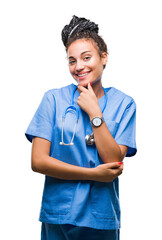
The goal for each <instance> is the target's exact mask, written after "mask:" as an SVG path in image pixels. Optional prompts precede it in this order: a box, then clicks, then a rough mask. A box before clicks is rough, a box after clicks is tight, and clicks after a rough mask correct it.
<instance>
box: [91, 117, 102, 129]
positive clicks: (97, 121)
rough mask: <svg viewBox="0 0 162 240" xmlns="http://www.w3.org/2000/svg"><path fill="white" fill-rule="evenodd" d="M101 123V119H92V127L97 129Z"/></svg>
mask: <svg viewBox="0 0 162 240" xmlns="http://www.w3.org/2000/svg"><path fill="white" fill-rule="evenodd" d="M101 123H102V120H101V118H99V117H95V118H94V119H93V125H94V126H96V127H99V126H100V125H101Z"/></svg>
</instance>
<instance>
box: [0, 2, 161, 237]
mask: <svg viewBox="0 0 162 240" xmlns="http://www.w3.org/2000/svg"><path fill="white" fill-rule="evenodd" d="M160 2H161V1H160V0H159V1H158V0H154V1H150V0H147V1H144V0H136V1H131V0H122V1H121V0H115V1H113V0H112V1H110V0H105V1H102V0H101V1H94V0H92V1H90V0H89V1H87V0H81V1H76V0H75V1H73V0H69V1H63V0H60V1H54V0H53V1H48V0H47V1H42V0H39V1H37V0H28V1H23V0H19V1H18V0H14V1H11V0H10V1H9V0H2V1H1V2H0V35H1V36H0V83H1V84H0V115H1V117H0V121H1V123H0V136H1V144H0V147H1V151H0V152H1V155H0V169H1V171H0V178H1V179H0V184H1V187H0V221H1V225H0V226H1V227H0V228H1V236H2V235H3V237H2V239H3V240H7V239H17V240H22V239H23V240H29V239H34V240H36V239H40V223H39V222H38V216H39V210H40V203H41V196H42V191H43V183H44V176H43V175H40V174H37V173H34V172H32V171H31V169H30V154H31V144H30V143H29V142H27V140H26V139H25V136H24V132H25V130H26V128H27V126H28V124H29V122H30V120H31V118H32V117H33V114H34V112H35V111H36V109H37V107H38V104H39V103H40V101H41V98H42V96H43V94H44V92H45V91H47V90H48V89H51V88H57V87H61V86H65V85H67V84H70V83H71V82H73V79H72V78H71V76H70V74H69V72H68V64H67V60H66V54H65V51H64V46H63V44H62V42H61V35H60V33H61V30H62V28H63V26H64V25H65V24H68V23H69V21H70V19H71V17H72V15H74V14H75V15H78V16H79V17H86V18H88V19H91V20H92V21H95V22H96V23H98V24H99V27H100V35H101V36H103V38H104V39H105V41H106V42H107V45H108V49H109V62H108V65H107V67H106V69H105V73H104V76H103V85H104V86H105V87H109V86H114V87H116V88H118V89H120V90H122V91H124V92H125V93H127V94H129V95H131V96H132V97H133V98H134V99H135V101H136V103H137V147H138V153H137V155H136V156H135V157H133V158H127V159H125V169H124V172H123V175H122V176H121V177H120V199H121V208H122V218H121V219H122V229H121V240H137V239H139V240H143V239H162V234H161V224H162V222H161V215H162V211H161V210H162V207H161V205H162V194H161V189H162V187H161V185H162V181H161V169H162V163H161V162H162V157H161V149H162V147H161V145H162V144H161V135H162V127H161V125H162V117H161V109H162V108H161V103H162V97H161V95H162V94H161V86H162V85H161V82H162V31H161V23H162V14H161V12H162V8H161V5H160Z"/></svg>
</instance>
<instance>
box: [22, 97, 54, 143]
mask: <svg viewBox="0 0 162 240" xmlns="http://www.w3.org/2000/svg"><path fill="white" fill-rule="evenodd" d="M54 119H55V98H54V95H53V94H51V93H49V92H46V93H45V94H44V96H43V98H42V101H41V103H40V105H39V107H38V109H37V111H36V113H35V114H34V117H33V119H32V120H31V122H30V124H29V126H28V128H27V130H26V132H25V136H26V137H27V139H28V140H29V141H30V142H32V140H33V137H41V138H44V139H47V140H48V141H50V142H51V141H52V129H53V125H54Z"/></svg>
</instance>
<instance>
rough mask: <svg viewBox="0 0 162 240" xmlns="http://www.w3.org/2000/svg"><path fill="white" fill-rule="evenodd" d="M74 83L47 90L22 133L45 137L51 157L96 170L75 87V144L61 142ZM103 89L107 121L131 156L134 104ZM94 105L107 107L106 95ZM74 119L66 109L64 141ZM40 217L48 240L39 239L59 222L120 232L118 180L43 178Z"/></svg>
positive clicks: (112, 90) (99, 161)
mask: <svg viewBox="0 0 162 240" xmlns="http://www.w3.org/2000/svg"><path fill="white" fill-rule="evenodd" d="M75 87H76V86H75V85H74V84H71V85H69V86H66V87H63V88H60V89H53V90H49V91H48V92H46V93H45V95H44V97H43V99H42V101H41V103H40V105H39V107H38V109H37V111H36V113H35V115H34V117H33V119H32V121H31V123H30V125H29V127H28V129H27V131H26V133H25V134H26V137H27V139H28V140H29V141H30V142H32V139H33V136H36V137H41V138H44V139H47V140H49V141H50V142H51V150H50V156H51V157H53V158H56V159H58V160H61V161H63V162H66V163H69V164H72V165H76V166H81V167H86V168H94V167H96V166H98V165H99V164H102V163H103V162H102V159H101V158H100V156H99V154H98V152H97V149H96V146H95V144H94V145H93V146H88V145H87V144H86V142H85V136H86V135H87V134H91V133H92V127H91V125H90V124H89V121H90V120H89V116H88V115H87V113H85V112H84V111H83V110H82V109H81V108H80V107H79V106H78V105H77V102H76V101H77V98H78V97H79V95H80V94H79V92H78V91H75V94H74V99H73V101H74V106H75V107H76V108H77V109H78V111H79V120H78V123H77V126H76V133H75V136H74V145H73V146H64V145H60V142H61V140H62V139H61V137H62V117H63V115H64V112H65V109H66V108H67V107H68V106H69V105H70V104H71V98H72V93H73V90H74V88H75ZM106 92H107V103H106V108H105V110H104V112H103V117H104V120H105V123H106V125H107V127H108V129H109V131H110V133H111V134H112V136H113V137H114V139H115V140H116V142H117V143H118V144H121V145H126V146H128V152H127V155H126V156H128V157H129V156H133V155H135V153H136V142H135V118H136V117H135V115H136V105H135V102H134V100H133V99H132V98H131V97H130V96H127V95H126V94H124V93H123V92H121V91H119V90H117V89H115V88H106ZM98 103H99V106H100V108H101V109H102V108H103V106H104V105H105V96H103V97H101V98H100V99H99V100H98ZM75 123H76V113H75V111H73V110H69V111H68V113H67V114H66V118H65V122H64V128H63V138H64V142H65V143H69V142H70V141H71V138H72V136H73V132H74V126H75ZM39 220H40V221H41V222H43V225H42V239H48V238H45V237H44V238H43V234H45V230H46V231H47V228H48V229H50V228H51V226H53V227H55V228H57V229H58V226H60V228H62V227H63V226H64V227H65V228H68V227H69V226H70V225H71V227H72V226H73V227H74V228H76V227H82V228H85V229H89V228H91V229H99V231H100V230H104V232H109V233H110V232H113V231H118V229H119V228H120V205H119V189H118V178H116V179H115V180H114V181H113V182H109V183H107V182H105V183H103V182H97V181H69V180H61V179H57V178H53V177H49V176H46V177H45V185H44V192H43V198H42V206H41V211H40V218H39ZM69 224H70V225H69ZM60 228H59V231H60ZM105 230H111V231H105ZM112 230H113V231H112ZM49 232H50V231H49ZM55 232H56V231H55ZM51 234H52V233H51ZM95 236H96V234H95ZM49 239H50V238H49ZM56 239H57V238H56ZM58 239H61V238H58ZM66 239H68V238H66ZM69 239H73V238H72V237H71V238H69ZM74 239H75V238H74ZM76 239H79V238H76ZM93 239H100V238H93ZM101 239H104V238H101ZM105 239H108V238H105ZM110 239H111V240H114V239H115V240H116V239H118V238H110Z"/></svg>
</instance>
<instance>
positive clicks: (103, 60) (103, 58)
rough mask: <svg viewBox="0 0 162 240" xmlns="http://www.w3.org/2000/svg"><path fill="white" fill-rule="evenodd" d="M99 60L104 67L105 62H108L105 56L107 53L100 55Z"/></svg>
mask: <svg viewBox="0 0 162 240" xmlns="http://www.w3.org/2000/svg"><path fill="white" fill-rule="evenodd" d="M101 59H102V64H103V66H106V64H107V61H108V56H107V53H106V52H103V53H102V55H101Z"/></svg>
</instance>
